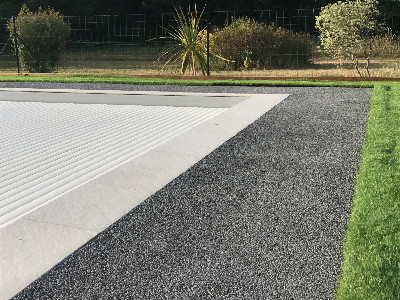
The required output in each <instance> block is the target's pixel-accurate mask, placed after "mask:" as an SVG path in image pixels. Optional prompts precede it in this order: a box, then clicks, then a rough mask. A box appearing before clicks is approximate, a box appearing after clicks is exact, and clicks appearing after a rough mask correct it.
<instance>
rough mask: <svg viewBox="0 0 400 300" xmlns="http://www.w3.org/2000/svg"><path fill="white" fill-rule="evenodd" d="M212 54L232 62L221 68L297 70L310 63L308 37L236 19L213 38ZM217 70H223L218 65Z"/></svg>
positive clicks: (310, 50) (311, 45)
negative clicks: (214, 53)
mask: <svg viewBox="0 0 400 300" xmlns="http://www.w3.org/2000/svg"><path fill="white" fill-rule="evenodd" d="M213 46H214V51H215V52H216V53H218V54H219V55H221V56H222V57H224V58H227V59H229V60H231V61H233V63H225V64H224V66H223V67H224V68H229V66H230V65H231V66H232V67H233V69H235V70H240V69H271V68H281V69H283V68H289V69H290V68H299V67H304V66H309V65H310V64H311V63H312V52H313V44H312V41H311V38H310V36H308V35H306V34H301V33H292V32H290V31H289V30H287V29H284V28H279V27H275V26H273V25H266V24H261V23H258V22H255V21H253V20H251V19H248V18H239V19H236V20H234V21H233V22H232V23H231V24H230V25H228V26H226V27H224V28H222V29H221V30H217V31H216V32H215V33H214V35H213ZM220 68H222V67H221V66H220Z"/></svg>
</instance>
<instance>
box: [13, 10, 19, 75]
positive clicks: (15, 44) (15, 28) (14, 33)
mask: <svg viewBox="0 0 400 300" xmlns="http://www.w3.org/2000/svg"><path fill="white" fill-rule="evenodd" d="M13 26H14V32H13V37H14V47H15V56H16V58H17V70H18V74H20V73H21V68H20V65H19V50H18V41H17V38H18V35H17V27H16V26H15V16H13Z"/></svg>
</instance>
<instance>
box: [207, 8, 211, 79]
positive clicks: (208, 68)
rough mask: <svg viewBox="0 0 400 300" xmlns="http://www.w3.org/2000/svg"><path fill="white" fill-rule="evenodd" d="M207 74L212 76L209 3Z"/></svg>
mask: <svg viewBox="0 0 400 300" xmlns="http://www.w3.org/2000/svg"><path fill="white" fill-rule="evenodd" d="M206 5H207V4H206ZM207 76H210V13H209V9H208V5H207Z"/></svg>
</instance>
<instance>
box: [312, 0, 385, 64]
mask: <svg viewBox="0 0 400 300" xmlns="http://www.w3.org/2000/svg"><path fill="white" fill-rule="evenodd" d="M377 6H378V1H377V0H345V1H338V2H336V3H334V4H328V5H327V6H325V7H323V8H322V10H321V13H320V14H319V16H317V17H316V26H315V27H316V29H317V30H318V31H319V33H320V34H319V38H320V41H321V46H322V49H323V51H324V53H325V54H326V55H328V56H330V57H332V58H337V59H339V61H340V63H341V64H342V62H343V61H344V60H353V61H357V54H358V55H359V54H360V53H359V52H360V49H362V48H363V47H364V45H365V41H366V39H368V38H369V37H371V36H373V33H375V32H376V31H377V30H379V28H380V25H379V24H378V22H377V16H378V14H379V10H378V8H377ZM367 56H368V55H367Z"/></svg>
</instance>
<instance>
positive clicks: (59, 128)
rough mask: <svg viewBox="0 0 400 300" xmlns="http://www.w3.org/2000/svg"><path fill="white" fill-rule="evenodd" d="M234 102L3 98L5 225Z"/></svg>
mask: <svg viewBox="0 0 400 300" xmlns="http://www.w3.org/2000/svg"><path fill="white" fill-rule="evenodd" d="M225 110H227V108H199V107H167V106H139V105H107V104H73V103H57V104H54V103H40V102H9V101H1V102H0V147H1V148H0V227H1V226H3V225H5V224H7V223H9V222H11V221H13V220H16V219H18V218H19V217H21V216H23V215H24V214H27V213H29V212H30V211H32V210H34V209H35V208H37V207H40V206H42V205H44V204H45V203H47V202H49V201H51V200H54V199H56V198H57V197H60V196H61V195H63V194H65V193H67V192H68V191H71V190H72V189H74V188H76V187H78V186H80V185H82V184H84V183H86V182H88V181H90V180H92V179H94V178H96V177H98V176H100V175H102V174H104V173H105V172H107V171H110V170H112V169H114V168H116V167H118V166H119V165H121V164H124V163H126V162H127V161H129V160H131V159H133V158H135V157H137V156H139V155H141V154H143V153H145V152H146V151H148V150H150V149H152V148H154V147H155V146H157V145H159V144H161V143H163V142H165V141H167V140H168V139H171V138H172V137H174V136H176V135H178V134H180V133H182V132H184V131H186V130H188V129H189V128H191V127H193V126H196V125H197V124H199V123H201V122H203V121H205V120H207V119H210V118H212V117H214V116H216V115H217V114H219V113H221V112H223V111H225Z"/></svg>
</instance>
